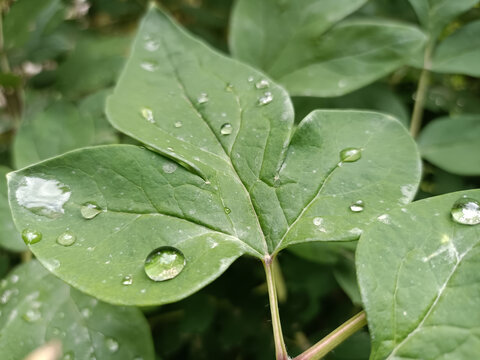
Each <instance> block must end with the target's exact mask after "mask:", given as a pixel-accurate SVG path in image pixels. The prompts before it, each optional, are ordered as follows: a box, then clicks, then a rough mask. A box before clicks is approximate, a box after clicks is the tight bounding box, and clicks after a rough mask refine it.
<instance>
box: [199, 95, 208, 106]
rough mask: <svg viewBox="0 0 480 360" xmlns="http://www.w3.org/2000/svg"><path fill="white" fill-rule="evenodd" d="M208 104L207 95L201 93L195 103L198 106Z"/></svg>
mask: <svg viewBox="0 0 480 360" xmlns="http://www.w3.org/2000/svg"><path fill="white" fill-rule="evenodd" d="M207 102H208V94H207V93H201V94H200V95H199V96H198V97H197V103H199V104H205V103H207Z"/></svg>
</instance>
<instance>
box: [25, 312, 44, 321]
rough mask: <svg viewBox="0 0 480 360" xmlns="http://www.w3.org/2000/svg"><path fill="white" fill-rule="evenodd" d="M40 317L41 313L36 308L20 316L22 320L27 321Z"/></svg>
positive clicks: (36, 319)
mask: <svg viewBox="0 0 480 360" xmlns="http://www.w3.org/2000/svg"><path fill="white" fill-rule="evenodd" d="M41 317H42V313H41V312H40V311H38V310H36V309H30V310H28V311H27V312H26V313H25V314H23V316H22V318H23V320H25V321H26V322H29V323H32V322H35V321H38V320H40V318H41Z"/></svg>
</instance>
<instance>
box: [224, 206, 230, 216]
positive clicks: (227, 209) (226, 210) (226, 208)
mask: <svg viewBox="0 0 480 360" xmlns="http://www.w3.org/2000/svg"><path fill="white" fill-rule="evenodd" d="M223 211H225V214H227V215H228V214H230V213H231V212H232V210H230V208H228V207H225V208H223Z"/></svg>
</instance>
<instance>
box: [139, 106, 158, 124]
mask: <svg viewBox="0 0 480 360" xmlns="http://www.w3.org/2000/svg"><path fill="white" fill-rule="evenodd" d="M140 114H142V117H143V118H144V119H145V120H147V121H148V122H149V123H151V124H154V123H155V118H154V117H153V111H152V109H149V108H142V109H141V110H140Z"/></svg>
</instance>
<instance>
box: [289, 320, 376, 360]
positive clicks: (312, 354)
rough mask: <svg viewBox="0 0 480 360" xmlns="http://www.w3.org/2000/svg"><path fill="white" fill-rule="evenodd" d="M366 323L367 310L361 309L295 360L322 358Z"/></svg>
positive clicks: (316, 359)
mask: <svg viewBox="0 0 480 360" xmlns="http://www.w3.org/2000/svg"><path fill="white" fill-rule="evenodd" d="M365 325H367V318H366V315H365V311H361V312H359V313H358V314H357V315H355V316H354V317H352V318H351V319H349V320H348V321H346V322H345V323H343V324H342V325H340V326H339V327H338V328H336V329H335V330H334V331H332V332H331V333H330V334H328V335H327V336H326V337H324V338H323V339H322V340H320V341H319V342H317V343H316V344H315V345H313V346H312V347H311V348H310V349H308V350H306V351H304V352H303V353H301V354H300V355H298V356H297V357H295V358H294V359H293V360H318V359H321V358H322V357H324V356H325V355H327V354H328V353H329V352H330V351H332V350H333V349H335V348H336V347H337V346H338V345H340V344H341V343H342V342H344V341H345V340H346V339H348V338H349V337H350V336H352V335H353V334H354V333H356V332H357V331H358V330H360V329H361V328H362V327H364V326H365Z"/></svg>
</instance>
